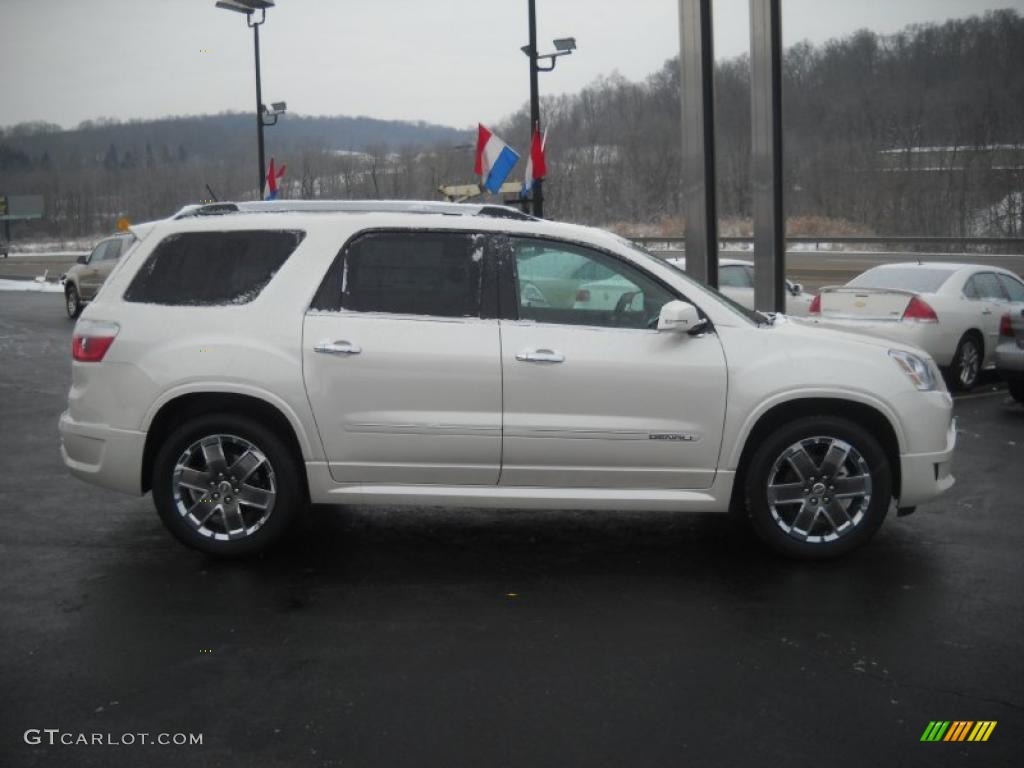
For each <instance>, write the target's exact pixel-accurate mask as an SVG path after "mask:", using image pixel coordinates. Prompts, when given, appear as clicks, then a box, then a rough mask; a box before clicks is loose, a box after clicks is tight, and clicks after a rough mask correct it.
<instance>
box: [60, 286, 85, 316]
mask: <svg viewBox="0 0 1024 768" xmlns="http://www.w3.org/2000/svg"><path fill="white" fill-rule="evenodd" d="M82 307H83V305H82V299H81V298H80V297H79V295H78V289H77V288H75V286H74V285H69V286H68V287H67V288H65V289H64V311H66V312H67V313H68V317H70V318H71V319H72V320H74V319H75V318H76V317H78V316H79V315H80V314H82Z"/></svg>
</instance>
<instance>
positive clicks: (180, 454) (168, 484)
mask: <svg viewBox="0 0 1024 768" xmlns="http://www.w3.org/2000/svg"><path fill="white" fill-rule="evenodd" d="M215 436H219V437H220V438H222V439H221V440H216V438H215ZM204 439H206V440H207V441H208V442H212V441H215V440H216V442H219V443H220V444H221V446H222V448H221V455H222V456H223V457H224V458H225V460H226V461H225V462H224V463H223V467H226V468H227V469H226V470H225V471H226V472H227V473H228V475H229V476H230V474H231V472H230V469H231V468H232V467H235V468H237V467H238V466H239V465H238V464H234V461H236V460H237V459H238V457H239V455H241V452H242V451H243V450H246V449H244V444H249V445H251V446H253V447H254V448H255V451H251V452H250V451H248V450H246V452H247V453H251V455H252V456H259V455H262V458H263V459H265V463H262V464H259V465H258V468H257V469H256V470H254V471H253V472H252V474H251V475H249V477H250V478H251V480H243V481H241V482H235V483H234V485H237V486H239V487H238V488H235V489H234V492H235V493H236V494H237V496H238V498H237V499H236V500H235V502H234V506H233V507H228V510H235V511H239V512H238V516H237V518H235V519H237V521H238V523H239V525H238V526H237V528H236V531H235V532H236V536H235V537H233V538H232V537H231V531H230V529H229V528H228V523H229V521H230V519H231V518H232V517H234V512H228V511H225V508H224V507H225V503H224V501H219V502H218V501H215V500H213V496H214V493H215V491H217V490H221V494H219V495H220V497H221V498H222V499H226V500H227V501H231V500H232V497H230V496H228V495H227V494H230V493H231V490H230V488H227V489H226V491H227V492H226V493H224V490H225V489H224V488H222V487H221V485H220V484H221V483H225V482H228V479H229V478H225V477H224V476H223V474H221V473H219V472H218V471H217V467H215V466H214V465H213V464H212V463H211V464H206V458H205V457H206V450H205V449H202V448H200V449H197V450H198V451H201V452H202V454H203V457H202V458H200V457H199V453H197V450H196V449H194V448H195V446H196V445H197V443H198V442H199V441H200V440H204ZM190 449H193V450H191V452H190ZM189 456H192V457H193V461H194V462H195V463H194V464H193V465H192V466H198V467H199V468H200V469H202V470H203V471H202V472H201V473H200V474H206V475H208V476H211V477H213V476H216V475H218V474H219V475H220V478H217V479H216V480H214V481H211V482H216V483H217V488H210V489H209V490H208V491H207V492H206V493H205V494H202V495H200V493H199V492H198V491H196V490H194V489H188V488H183V487H182V486H181V485H180V482H179V479H178V478H176V477H175V472H176V467H178V465H179V461H181V460H185V459H186V457H189ZM209 467H213V469H212V470H210V469H209ZM183 471H185V470H183ZM192 471H196V472H199V470H198V469H197V470H192ZM301 471H302V461H301V458H300V457H297V456H295V454H294V453H293V452H292V451H291V450H289V448H288V445H287V444H286V443H285V442H284V440H282V439H281V437H279V436H278V435H277V434H276V433H275V432H274V431H272V430H270V429H268V428H267V427H265V426H263V425H262V424H260V423H259V422H258V421H256V420H254V419H252V418H249V417H247V416H240V415H233V414H207V415H204V416H198V417H196V418H194V419H192V420H190V421H187V422H186V423H185V424H183V425H182V426H180V427H178V428H177V429H176V430H174V431H173V432H172V433H171V434H170V435H169V436H168V437H167V439H166V440H164V442H163V444H162V445H161V446H160V447H159V451H158V452H157V455H156V459H155V460H154V462H153V476H152V488H153V502H154V504H155V505H156V509H157V512H158V513H159V515H160V519H161V520H163V523H164V525H165V526H166V527H167V529H168V530H169V531H170V532H171V533H172V534H173V535H174V536H175V538H177V539H178V541H180V542H181V543H182V544H185V545H186V546H189V547H192V548H193V549H198V550H200V551H202V552H206V553H208V554H211V555H217V556H220V557H238V556H245V555H252V554H256V553H259V552H263V551H266V550H267V549H269V548H270V547H272V546H273V545H274V544H275V543H277V542H278V541H279V540H280V539H281V538H282V537H283V536H284V535H285V534H286V533H287V531H288V529H289V528H290V526H291V525H292V523H293V522H294V521H295V519H296V518H298V517H299V516H300V514H301V512H302V510H303V509H304V508H305V506H306V498H305V493H304V491H303V487H304V486H303V484H302V481H301V479H300V474H299V473H300V472H301ZM242 474H244V470H240V471H238V472H237V475H238V476H239V477H240V476H241V475H242ZM196 477H198V475H196ZM268 478H269V480H268ZM237 480H238V477H236V481H237ZM204 485H205V482H204ZM229 485H230V483H229ZM268 488H269V489H272V491H273V494H272V496H273V497H272V500H271V501H270V502H269V503H268V506H269V512H266V513H265V519H263V520H262V521H259V520H258V519H257V518H258V517H259V516H260V515H264V512H265V510H262V509H258V508H255V507H249V506H245V507H243V504H245V503H246V502H242V501H241V498H242V496H245V495H246V494H247V493H251V494H257V492H259V493H262V494H263V500H266V499H267V498H269V497H270V495H271V494H268V493H267V491H266V490H265V489H268ZM239 490H241V491H242V493H241V494H239V493H238V491H239ZM200 502H202V503H210V504H212V505H214V508H213V510H211V511H210V512H209V514H208V519H207V520H206V522H205V523H201V524H199V525H197V523H199V521H198V519H197V517H196V516H195V515H190V514H188V508H191V509H193V510H196V509H198V510H199V511H198V512H197V513H196V514H197V515H203V514H206V510H207V508H206V507H199V506H197V505H198V504H199V503H200ZM247 529H251V530H247ZM225 534H227V536H228V537H227V538H223V537H224V536H225Z"/></svg>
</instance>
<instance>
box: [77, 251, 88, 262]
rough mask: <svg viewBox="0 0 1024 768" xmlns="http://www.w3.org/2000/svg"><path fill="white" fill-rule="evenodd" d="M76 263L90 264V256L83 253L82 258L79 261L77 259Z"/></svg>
mask: <svg viewBox="0 0 1024 768" xmlns="http://www.w3.org/2000/svg"><path fill="white" fill-rule="evenodd" d="M75 261H76V262H77V263H78V264H88V263H89V256H88V255H87V254H84V253H83V254H82V255H81V256H79V257H78V258H77V259H75Z"/></svg>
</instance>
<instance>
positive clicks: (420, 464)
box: [60, 201, 956, 557]
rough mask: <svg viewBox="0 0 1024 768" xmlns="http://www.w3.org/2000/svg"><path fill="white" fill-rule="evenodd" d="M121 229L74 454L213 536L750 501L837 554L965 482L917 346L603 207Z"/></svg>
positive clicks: (775, 538)
mask: <svg viewBox="0 0 1024 768" xmlns="http://www.w3.org/2000/svg"><path fill="white" fill-rule="evenodd" d="M134 232H135V235H136V236H137V237H138V238H139V241H140V242H139V244H138V245H137V247H135V248H134V249H133V250H132V251H131V252H130V253H129V254H128V255H127V257H125V258H123V259H122V260H121V262H120V263H119V264H118V266H117V268H116V269H115V270H114V272H113V274H112V275H111V276H110V278H109V279H108V280H107V282H106V283H105V284H104V286H103V288H102V289H101V291H100V292H99V294H98V295H97V297H96V299H95V300H94V301H93V302H92V303H91V304H90V305H89V306H88V307H87V308H86V309H85V312H84V313H83V315H82V317H81V319H80V320H79V321H78V325H77V326H76V328H75V332H74V340H73V353H74V364H73V381H72V386H71V391H70V394H69V398H68V399H69V405H68V410H67V411H66V412H65V413H64V414H63V415H62V417H61V419H60V432H61V437H62V444H63V445H62V451H63V456H64V461H65V463H66V464H67V466H68V467H69V468H70V470H71V472H72V473H73V474H74V475H76V476H77V477H80V478H82V479H84V480H87V481H89V482H93V483H96V484H99V485H102V486H106V487H108V488H113V489H116V490H120V491H124V492H127V493H132V494H142V493H145V492H146V491H149V490H152V492H153V499H154V502H155V504H156V508H157V510H158V512H159V514H160V516H161V518H162V519H163V521H164V523H165V524H166V525H167V527H168V528H169V529H170V531H171V532H172V533H173V534H174V535H175V536H176V537H177V538H178V539H180V540H181V541H183V542H184V543H186V544H188V545H190V546H193V547H196V548H198V549H201V550H203V551H206V552H210V553H214V554H222V555H231V554H245V553H251V552H255V551H258V550H262V549H264V548H266V547H267V546H268V545H270V544H271V543H273V542H274V541H275V540H277V539H278V538H279V537H280V536H281V535H282V534H283V533H284V531H285V530H286V528H287V527H288V525H289V523H290V522H291V521H292V520H293V519H294V518H295V517H296V515H297V514H298V513H300V512H301V511H302V510H303V509H304V508H305V506H306V505H307V504H308V503H326V504H331V503H333V504H378V505H379V504H417V505H428V504H429V505H444V506H452V507H454V506H468V507H505V508H525V507H529V508H545V509H581V508H582V509H593V510H602V509H604V510H630V509H633V510H672V511H678V512H686V511H702V512H707V511H718V512H726V511H729V510H739V511H745V512H746V513H747V514H749V518H750V520H751V522H752V524H753V526H754V528H755V530H756V531H757V532H758V534H759V535H760V536H761V537H762V538H763V539H764V540H765V541H766V542H767V543H768V544H769V545H771V546H772V547H774V548H775V549H777V550H779V551H781V552H784V553H787V554H791V555H796V556H802V557H828V556H833V555H837V554H840V553H843V552H847V551H849V550H851V549H853V548H855V547H857V546H858V545H860V544H863V543H864V542H865V541H867V540H868V539H869V538H870V537H871V535H872V534H873V533H874V532H875V530H876V529H877V528H878V526H879V525H880V524H881V522H882V519H883V518H884V517H885V515H886V513H887V512H888V511H889V509H890V506H891V504H892V502H893V501H894V500H896V506H897V507H898V508H899V509H900V511H901V512H908V511H911V509H912V508H913V507H915V506H916V505H917V504H919V503H920V502H924V501H927V500H928V499H931V498H933V497H935V496H937V495H938V494H940V493H941V492H943V491H945V490H946V489H948V488H949V487H950V486H951V485H952V484H953V477H952V475H951V474H950V461H951V457H952V454H953V445H954V442H955V435H956V430H955V427H954V422H953V419H952V400H951V398H950V396H949V393H948V392H947V391H946V389H945V386H944V385H943V383H942V378H941V377H940V376H939V374H938V371H937V369H936V367H935V364H934V362H933V361H932V360H931V358H929V357H928V356H927V355H926V354H925V353H923V352H921V351H920V350H916V349H914V348H913V347H909V346H906V345H902V344H899V343H896V342H890V341H884V340H880V339H872V338H870V337H865V336H860V335H852V334H851V335H848V334H845V333H841V332H837V331H831V330H826V329H821V328H814V327H811V326H809V325H807V324H805V323H803V322H800V321H794V320H790V319H787V318H784V317H779V318H776V319H774V321H769V320H767V319H766V318H764V317H763V316H761V315H758V314H755V313H753V312H750V311H749V310H746V309H744V308H742V307H740V306H739V305H737V304H735V303H734V302H732V301H730V300H728V299H727V298H725V297H723V296H722V295H720V294H718V293H716V292H715V291H713V290H710V289H708V288H706V287H704V286H702V285H699V284H697V283H695V282H693V281H691V280H690V279H689V278H687V277H686V276H685V275H684V274H682V273H681V272H680V271H679V270H678V269H675V268H674V267H671V266H669V265H666V264H665V263H663V262H661V261H660V260H659V259H657V258H655V257H653V256H651V255H649V254H647V253H646V252H644V251H642V250H639V249H637V248H636V247H634V246H633V245H631V244H630V243H629V242H627V241H625V240H623V239H621V238H619V237H617V236H615V235H612V234H609V233H607V232H602V231H599V230H595V229H589V228H585V227H580V226H574V225H568V224H559V223H553V222H547V221H538V220H533V219H530V218H529V217H526V216H524V215H522V214H517V213H516V212H515V211H510V210H509V209H502V208H498V207H488V206H453V205H443V204H401V203H390V204H388V203H382V204H377V203H325V202H306V203H303V202H290V201H285V202H279V203H248V204H247V203H238V204H220V205H215V206H206V207H194V208H190V209H185V210H184V211H183V212H182V213H180V214H178V215H177V216H176V217H174V218H173V219H169V220H166V221H159V222H155V223H152V224H145V225H140V226H136V227H135V228H134ZM545 254H547V255H545ZM551 254H554V257H553V256H552V255H551ZM566 260H575V261H577V262H580V263H585V262H594V263H596V264H599V265H601V266H602V267H603V268H607V269H608V270H611V271H612V272H614V273H615V274H616V275H617V276H618V278H617V279H618V280H619V281H620V282H621V283H622V284H623V286H624V288H623V292H624V294H625V295H628V299H623V300H621V301H614V302H609V303H608V304H607V306H605V305H602V308H592V307H588V306H585V305H581V304H580V302H578V301H576V296H577V293H578V290H577V288H578V286H573V285H567V284H565V281H566V278H565V270H560V271H558V272H557V274H552V275H551V276H550V279H546V276H545V275H544V274H543V270H542V265H543V264H554V265H558V264H560V263H561V262H563V261H566ZM531 261H533V262H534V263H533V264H531V263H530V262H531ZM584 272H586V270H584ZM521 273H522V274H527V273H528V274H530V276H531V284H532V285H533V286H534V288H535V289H536V288H540V290H544V291H546V292H545V297H544V301H543V302H538V301H536V300H535V299H536V295H535V294H536V291H533V292H531V291H525V292H524V291H523V290H522V287H523V282H521V281H520V279H519V277H518V275H519V274H521ZM581 274H582V273H581ZM580 279H581V280H582V279H584V278H580ZM638 297H639V298H638Z"/></svg>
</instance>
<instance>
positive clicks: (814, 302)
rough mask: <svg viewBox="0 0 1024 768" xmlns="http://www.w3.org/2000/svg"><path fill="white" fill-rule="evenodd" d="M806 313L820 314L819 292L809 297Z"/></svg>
mask: <svg viewBox="0 0 1024 768" xmlns="http://www.w3.org/2000/svg"><path fill="white" fill-rule="evenodd" d="M807 312H808V314H811V315H820V314H821V294H820V293H819V294H818V295H817V296H815V297H814V298H813V299H811V306H809V307H808V308H807Z"/></svg>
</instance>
